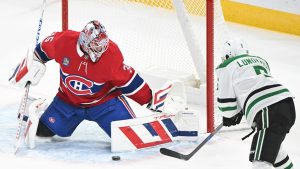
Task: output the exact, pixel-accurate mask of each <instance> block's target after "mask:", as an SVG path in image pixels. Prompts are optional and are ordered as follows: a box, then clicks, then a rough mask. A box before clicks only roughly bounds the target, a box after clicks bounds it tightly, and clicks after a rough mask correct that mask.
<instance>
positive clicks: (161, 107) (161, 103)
mask: <svg viewBox="0 0 300 169" xmlns="http://www.w3.org/2000/svg"><path fill="white" fill-rule="evenodd" d="M166 104H168V106H167V108H166V106H165V105H166ZM186 107H187V103H186V93H185V88H184V84H183V82H181V81H175V80H173V81H167V82H166V83H165V84H164V85H163V86H162V87H161V88H160V89H158V90H154V91H153V92H152V99H151V101H150V103H149V104H148V105H147V108H148V109H150V110H152V111H156V112H168V111H180V110H182V109H184V108H186ZM169 109H170V110H169Z"/></svg>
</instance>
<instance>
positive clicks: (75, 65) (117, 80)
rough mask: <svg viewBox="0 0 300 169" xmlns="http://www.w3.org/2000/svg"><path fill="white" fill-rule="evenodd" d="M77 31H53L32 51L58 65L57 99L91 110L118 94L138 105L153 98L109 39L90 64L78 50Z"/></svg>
mask: <svg viewBox="0 0 300 169" xmlns="http://www.w3.org/2000/svg"><path fill="white" fill-rule="evenodd" d="M79 33H80V32H76V31H70V30H68V31H64V32H55V33H53V34H52V35H51V36H49V37H47V38H46V39H44V41H43V42H41V43H40V44H38V45H37V46H36V48H35V55H36V56H37V57H38V58H39V59H40V60H41V61H43V62H47V61H49V60H52V59H54V60H55V61H56V62H57V63H58V64H59V65H60V87H59V91H58V93H57V95H58V97H60V98H61V99H63V100H64V101H65V102H68V103H70V104H73V105H77V106H81V107H91V106H94V105H98V104H101V103H103V102H105V101H107V100H109V99H111V98H114V97H117V96H119V95H121V94H123V95H125V96H127V97H129V98H131V99H133V100H134V101H136V102H138V103H139V104H141V105H143V104H145V103H148V102H149V101H150V100H151V98H152V96H151V90H150V88H149V86H148V84H147V83H146V82H145V81H144V80H143V79H142V78H141V77H140V76H139V75H138V74H137V72H136V71H135V70H134V69H133V68H132V67H130V66H127V65H125V64H124V63H123V56H122V53H121V51H120V49H119V47H118V46H117V45H116V44H115V43H114V42H113V41H111V40H109V47H108V49H107V51H106V52H104V53H103V54H102V56H101V58H100V60H99V61H98V62H96V63H94V62H92V61H91V60H90V59H88V57H85V54H84V53H83V52H82V51H81V50H80V47H79V44H78V42H77V40H78V37H79Z"/></svg>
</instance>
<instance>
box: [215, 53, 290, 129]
mask: <svg viewBox="0 0 300 169" xmlns="http://www.w3.org/2000/svg"><path fill="white" fill-rule="evenodd" d="M216 74H217V77H218V84H217V88H218V91H217V93H218V98H217V102H218V108H219V110H220V112H221V113H222V116H224V117H227V118H230V117H232V116H234V115H236V114H237V113H239V112H240V111H243V114H244V116H245V117H246V120H247V123H248V124H249V125H252V123H253V120H254V117H255V115H256V114H257V112H258V111H259V110H261V109H263V108H265V107H267V106H269V105H271V104H274V103H276V102H279V101H280V100H283V99H285V98H287V97H292V95H291V93H290V92H289V90H288V89H286V88H285V87H284V86H282V85H281V84H279V83H278V82H277V81H276V80H275V79H274V78H273V77H272V76H271V73H270V68H269V65H268V63H267V61H265V60H264V59H262V58H260V57H258V56H250V55H240V56H235V57H232V58H229V59H227V60H225V61H224V62H223V63H222V64H220V65H219V66H218V67H217V69H216Z"/></svg>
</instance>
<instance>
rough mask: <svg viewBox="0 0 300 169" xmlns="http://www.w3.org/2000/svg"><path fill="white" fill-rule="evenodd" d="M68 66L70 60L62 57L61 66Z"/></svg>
mask: <svg viewBox="0 0 300 169" xmlns="http://www.w3.org/2000/svg"><path fill="white" fill-rule="evenodd" d="M69 64H70V58H68V57H64V59H63V65H65V66H69Z"/></svg>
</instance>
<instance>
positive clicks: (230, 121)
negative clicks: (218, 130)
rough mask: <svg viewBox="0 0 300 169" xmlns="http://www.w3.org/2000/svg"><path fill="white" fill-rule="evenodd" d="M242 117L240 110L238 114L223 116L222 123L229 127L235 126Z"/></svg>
mask: <svg viewBox="0 0 300 169" xmlns="http://www.w3.org/2000/svg"><path fill="white" fill-rule="evenodd" d="M242 117H243V112H242V111H240V112H239V113H238V114H236V115H234V116H233V117H230V118H227V117H223V125H224V126H226V127H229V126H235V125H237V124H240V122H241V120H242Z"/></svg>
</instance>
